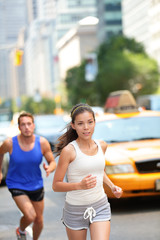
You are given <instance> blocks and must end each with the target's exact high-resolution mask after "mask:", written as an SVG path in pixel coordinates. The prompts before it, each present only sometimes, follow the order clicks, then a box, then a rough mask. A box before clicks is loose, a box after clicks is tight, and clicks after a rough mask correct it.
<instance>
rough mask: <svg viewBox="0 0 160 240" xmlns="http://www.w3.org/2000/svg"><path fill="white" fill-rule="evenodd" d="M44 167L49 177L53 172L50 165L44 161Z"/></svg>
mask: <svg viewBox="0 0 160 240" xmlns="http://www.w3.org/2000/svg"><path fill="white" fill-rule="evenodd" d="M43 168H44V170H45V171H46V177H48V176H49V174H50V173H51V171H50V167H49V166H48V165H46V164H45V163H43Z"/></svg>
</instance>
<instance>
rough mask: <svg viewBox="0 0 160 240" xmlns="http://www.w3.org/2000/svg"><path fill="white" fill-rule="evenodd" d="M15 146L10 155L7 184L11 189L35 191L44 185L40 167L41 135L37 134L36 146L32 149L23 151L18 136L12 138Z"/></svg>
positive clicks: (41, 155)
mask: <svg viewBox="0 0 160 240" xmlns="http://www.w3.org/2000/svg"><path fill="white" fill-rule="evenodd" d="M12 143H13V148H12V153H11V155H10V162H9V169H8V174H7V178H6V184H7V187H8V188H9V189H11V188H12V189H13V188H17V189H23V190H28V191H34V190H37V189H39V188H42V187H43V179H42V174H41V169H40V164H41V162H42V157H43V154H42V151H41V146H40V136H37V135H35V143H34V147H33V149H32V150H30V151H23V150H22V149H21V148H20V145H19V143H18V138H17V136H15V137H13V138H12Z"/></svg>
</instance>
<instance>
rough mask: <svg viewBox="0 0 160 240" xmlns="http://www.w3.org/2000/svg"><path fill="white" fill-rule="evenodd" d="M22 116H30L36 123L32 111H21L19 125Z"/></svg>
mask: <svg viewBox="0 0 160 240" xmlns="http://www.w3.org/2000/svg"><path fill="white" fill-rule="evenodd" d="M22 117H30V118H31V119H32V122H33V123H34V117H33V115H32V114H31V113H29V112H25V111H23V112H21V113H20V115H19V117H18V125H20V119H21V118H22Z"/></svg>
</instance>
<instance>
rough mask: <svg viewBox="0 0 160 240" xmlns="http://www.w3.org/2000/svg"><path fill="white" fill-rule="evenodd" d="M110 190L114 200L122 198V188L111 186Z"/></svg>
mask: <svg viewBox="0 0 160 240" xmlns="http://www.w3.org/2000/svg"><path fill="white" fill-rule="evenodd" d="M111 190H112V193H113V194H114V196H115V197H116V198H120V197H121V196H122V194H123V190H122V188H120V187H118V186H115V185H114V186H113V187H112V188H111Z"/></svg>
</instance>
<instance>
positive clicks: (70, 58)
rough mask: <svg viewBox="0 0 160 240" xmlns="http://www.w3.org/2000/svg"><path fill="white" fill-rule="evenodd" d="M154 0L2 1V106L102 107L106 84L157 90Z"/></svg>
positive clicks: (159, 64)
mask: <svg viewBox="0 0 160 240" xmlns="http://www.w3.org/2000/svg"><path fill="white" fill-rule="evenodd" d="M159 21H160V2H159V1H157V0H145V1H143V0H135V1H132V0H101V1H98V0H97V1H96V0H88V1H86V0H8V1H5V0H0V109H1V110H2V111H4V110H3V109H4V108H5V109H9V110H10V111H11V112H12V113H16V112H19V111H21V110H26V111H29V112H31V113H34V114H39V113H40V114H43V113H47V114H48V113H54V114H60V113H63V112H64V111H68V109H70V108H71V107H72V106H73V105H74V104H76V103H78V102H87V103H88V104H90V105H92V106H100V107H104V104H105V100H106V97H107V96H108V94H109V93H110V92H111V91H116V90H123V89H127V90H130V91H131V92H132V93H133V95H134V96H135V97H136V98H138V97H139V96H142V95H147V96H148V95H155V94H158V93H159V85H160V84H159V69H160V44H159V41H160V24H159Z"/></svg>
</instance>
